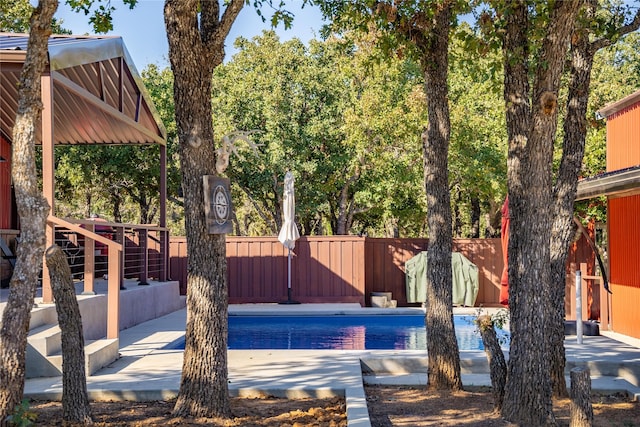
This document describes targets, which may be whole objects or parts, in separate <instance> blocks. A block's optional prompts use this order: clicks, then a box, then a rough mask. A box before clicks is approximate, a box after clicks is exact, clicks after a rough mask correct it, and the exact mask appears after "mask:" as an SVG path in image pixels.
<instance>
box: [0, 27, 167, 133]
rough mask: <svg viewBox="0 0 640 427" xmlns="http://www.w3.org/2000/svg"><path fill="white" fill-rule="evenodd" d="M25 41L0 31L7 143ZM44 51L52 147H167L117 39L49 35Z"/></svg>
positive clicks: (1, 111) (1, 124)
mask: <svg viewBox="0 0 640 427" xmlns="http://www.w3.org/2000/svg"><path fill="white" fill-rule="evenodd" d="M28 37H29V36H28V34H15V33H0V132H1V133H2V134H4V136H5V137H6V138H7V139H9V140H11V135H12V129H13V124H14V120H15V116H16V109H17V105H18V82H19V79H20V72H21V69H22V66H23V63H24V61H25V58H26V49H27V41H28ZM48 50H49V64H48V68H47V71H46V74H48V75H49V76H50V77H51V91H50V99H51V103H52V105H53V116H54V123H53V143H54V144H161V145H165V144H166V131H165V129H164V126H163V125H162V122H161V120H160V118H159V115H158V113H157V112H156V110H155V108H154V106H153V104H152V102H151V99H150V97H149V95H148V93H147V92H146V90H145V88H144V85H143V83H142V79H141V78H140V75H139V74H138V71H137V70H136V68H135V66H134V64H133V61H132V60H131V58H130V56H129V53H128V52H127V49H126V47H125V45H124V43H123V41H122V38H121V37H104V36H103V37H101V36H66V35H53V36H51V37H50V38H49V49H48ZM46 97H47V93H43V103H44V104H45V105H46V104H47V103H46V101H47V100H46V99H45V98H46ZM38 135H39V137H40V135H41V133H40V132H38ZM41 142H42V141H41V140H38V143H41Z"/></svg>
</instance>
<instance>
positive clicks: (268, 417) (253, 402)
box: [29, 386, 640, 427]
mask: <svg viewBox="0 0 640 427" xmlns="http://www.w3.org/2000/svg"><path fill="white" fill-rule="evenodd" d="M365 390H366V394H367V404H368V407H369V415H370V417H371V425H372V427H387V426H412V427H422V426H465V427H485V426H487V427H495V426H501V427H503V426H512V425H513V424H510V423H508V422H506V421H504V420H502V419H501V418H500V416H499V415H498V414H494V413H493V399H492V397H491V393H490V391H489V389H479V390H476V391H464V392H458V393H446V392H432V391H427V390H426V389H425V388H424V387H415V386H414V387H411V386H367V387H365ZM592 402H593V409H594V414H595V422H594V426H595V427H604V426H611V427H613V426H620V427H632V426H640V404H639V403H638V402H630V401H629V399H628V398H627V397H626V396H624V395H621V394H617V395H607V396H600V395H595V396H594V397H593V400H592ZM569 403H570V402H569V399H563V400H557V401H554V413H555V415H556V419H557V420H558V423H559V425H560V426H568V425H569V414H570V413H569ZM173 405H174V401H156V402H92V404H91V409H92V416H93V419H94V421H95V425H96V426H130V427H134V426H135V427H148V426H256V427H260V426H269V427H275V426H278V427H302V426H330V427H333V426H336V427H338V426H340V427H341V426H346V425H347V423H346V407H345V402H344V399H341V398H332V399H303V400H287V399H278V398H273V397H265V398H262V399H246V398H233V399H232V404H231V405H232V412H233V418H232V419H230V420H220V419H211V418H207V419H184V418H174V417H172V416H171V410H172V409H173ZM29 410H30V411H32V412H33V413H35V414H37V415H38V418H37V420H36V422H35V424H34V425H38V426H62V425H63V423H62V408H61V404H60V403H59V402H31V405H30V409H29Z"/></svg>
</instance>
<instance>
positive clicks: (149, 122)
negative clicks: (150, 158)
mask: <svg viewBox="0 0 640 427" xmlns="http://www.w3.org/2000/svg"><path fill="white" fill-rule="evenodd" d="M27 42H28V34H14V33H0V156H1V160H0V201H1V202H2V203H1V204H0V238H3V239H4V240H5V243H8V244H9V245H8V246H9V247H14V248H15V244H16V243H15V240H16V237H17V236H19V232H20V231H19V230H20V219H19V218H18V216H17V212H16V208H15V198H14V196H13V194H12V193H13V192H12V189H11V179H10V170H11V168H10V165H11V140H12V132H13V126H14V121H15V118H16V110H17V107H18V82H19V78H20V73H21V70H22V67H23V64H24V61H25V59H26V50H27ZM48 56H49V61H48V66H47V69H46V71H45V72H44V73H43V75H42V77H41V83H42V103H43V111H42V121H41V125H40V129H39V132H38V140H37V144H40V145H41V147H42V187H43V193H44V196H45V197H46V199H47V201H48V202H49V205H50V206H51V211H50V214H49V218H48V220H47V227H46V237H47V246H49V245H51V244H53V243H54V242H55V243H58V242H57V240H58V236H60V235H63V236H66V237H65V242H67V241H68V242H71V244H73V245H74V247H81V249H82V252H83V257H84V260H83V263H82V265H81V266H80V268H81V269H82V277H83V281H84V293H86V294H92V293H94V289H93V287H94V279H95V275H96V269H97V266H96V257H97V256H99V255H106V258H107V260H106V263H107V265H108V266H107V267H106V270H107V271H106V272H107V277H108V299H107V300H108V319H107V338H117V337H118V330H119V322H118V316H119V293H120V292H119V290H120V287H121V286H122V285H123V283H124V280H125V278H127V279H130V278H136V279H137V280H138V281H139V283H140V284H146V283H147V281H148V279H151V278H153V279H155V280H157V281H161V282H162V281H166V280H167V279H168V242H169V236H168V231H167V229H166V205H165V201H166V191H167V190H166V188H167V187H166V161H167V153H166V130H165V129H164V126H163V124H162V122H161V120H160V118H159V115H158V113H157V111H156V110H155V107H154V106H153V104H152V102H151V99H150V97H149V95H148V93H147V92H146V90H145V88H144V84H143V82H142V79H141V77H140V75H139V74H138V71H137V70H136V68H135V66H134V64H133V61H132V60H131V58H130V56H129V54H128V52H127V49H126V47H125V45H124V42H123V40H122V38H120V37H107V36H67V35H53V36H51V37H50V39H49V47H48ZM95 144H108V145H148V144H157V145H158V146H159V153H160V154H159V159H158V162H159V164H160V177H159V183H160V185H159V189H158V191H159V204H160V206H159V223H158V224H145V225H136V224H119V223H101V226H106V227H109V228H110V229H111V232H110V233H109V236H105V235H103V234H101V233H100V230H98V229H97V227H96V225H95V222H94V221H90V220H79V219H69V218H66V219H65V218H59V217H57V216H56V205H55V198H54V194H55V184H56V183H55V147H56V146H58V145H95ZM96 245H98V246H97V247H96ZM6 246H7V245H5V247H6ZM98 248H108V249H107V250H105V251H103V252H102V253H100V251H99V250H96V249H98ZM63 249H64V248H63ZM107 251H108V255H107ZM3 255H4V256H5V258H7V254H4V253H3ZM42 299H43V302H44V303H48V302H52V299H53V298H52V292H51V285H50V281H49V274H48V271H47V269H46V264H45V263H43V274H42Z"/></svg>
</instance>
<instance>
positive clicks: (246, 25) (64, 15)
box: [56, 0, 322, 71]
mask: <svg viewBox="0 0 640 427" xmlns="http://www.w3.org/2000/svg"><path fill="white" fill-rule="evenodd" d="M289 3H290V6H288V10H290V11H291V12H293V13H294V14H295V18H294V21H293V26H292V28H291V29H290V30H285V29H284V26H283V25H280V26H279V27H278V28H276V32H277V33H278V35H279V36H280V39H281V40H283V41H284V40H289V39H292V38H294V37H297V38H299V39H300V40H302V41H303V42H305V43H307V42H308V41H309V40H310V39H313V38H315V37H318V34H319V31H320V28H321V26H322V15H321V14H320V11H319V10H318V9H317V8H313V7H311V6H306V7H305V8H304V9H301V8H300V6H301V5H302V1H300V0H291V1H290V2H289ZM111 4H112V5H113V6H114V7H115V8H116V11H115V13H114V19H113V31H111V32H110V33H109V35H117V36H122V38H123V39H124V43H125V45H126V46H127V50H128V51H129V54H130V55H131V57H132V58H133V61H134V63H135V65H136V68H137V69H138V71H142V70H143V69H144V68H145V67H146V66H147V64H149V63H155V64H158V65H159V66H160V68H164V67H167V66H169V62H168V59H167V58H168V45H167V35H166V32H165V28H164V17H163V15H162V10H163V7H164V1H163V0H140V1H139V2H138V4H137V5H136V7H135V8H134V9H131V10H130V9H129V8H128V7H127V6H125V5H123V3H122V0H112V1H111ZM263 14H264V15H265V16H266V17H267V18H270V17H271V13H270V12H269V9H267V8H264V9H263ZM56 17H57V18H59V19H62V20H63V21H64V23H63V27H65V28H67V29H70V30H71V31H72V32H73V34H87V33H88V34H92V31H91V27H90V25H89V23H88V22H89V20H88V17H87V16H85V15H84V14H82V13H73V12H72V11H71V9H70V8H69V6H68V5H67V4H66V2H64V1H61V2H60V6H59V7H58V12H57V13H56ZM270 27H271V24H270V23H269V22H268V21H267V22H264V23H263V22H262V20H261V19H260V17H258V15H257V14H256V11H255V9H254V8H253V7H251V6H245V7H244V8H243V9H242V11H241V12H240V15H239V16H238V19H237V20H236V22H235V23H234V25H233V28H232V29H231V32H230V34H229V37H228V38H227V43H226V46H227V48H226V60H229V59H230V58H231V56H232V55H233V53H234V51H233V42H234V40H235V39H236V38H238V37H240V36H242V37H246V38H249V39H250V38H252V37H254V36H256V35H259V34H261V33H262V30H265V29H269V28H270Z"/></svg>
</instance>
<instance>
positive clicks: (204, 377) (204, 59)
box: [164, 0, 244, 417]
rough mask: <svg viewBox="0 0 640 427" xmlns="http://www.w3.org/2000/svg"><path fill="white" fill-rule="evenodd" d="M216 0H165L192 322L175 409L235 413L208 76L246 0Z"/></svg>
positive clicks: (180, 412)
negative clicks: (214, 226)
mask: <svg viewBox="0 0 640 427" xmlns="http://www.w3.org/2000/svg"><path fill="white" fill-rule="evenodd" d="M219 3H220V2H219V1H205V2H201V1H197V0H166V1H165V8H164V16H165V25H166V29H167V37H168V40H169V59H170V61H171V69H172V70H173V74H174V103H175V114H176V124H177V133H178V139H179V143H180V166H181V170H182V188H183V191H184V210H185V230H186V237H187V251H188V253H189V259H188V266H187V329H186V342H185V351H184V362H183V367H182V380H181V383H180V392H179V395H178V399H177V401H176V406H175V409H174V414H175V415H178V416H180V415H191V416H209V417H211V416H222V417H227V416H229V415H230V413H231V410H230V406H229V405H230V404H229V390H228V385H227V378H228V373H227V328H228V324H227V304H228V289H227V277H226V276H227V265H226V249H225V236H224V235H211V234H209V233H208V230H207V225H206V220H205V210H204V194H203V190H204V188H203V176H205V175H214V174H215V173H216V169H215V160H216V159H215V148H216V147H215V143H214V135H213V125H212V111H211V78H212V75H213V70H214V69H215V67H216V66H218V65H219V64H221V63H222V60H223V58H224V41H225V38H226V36H227V34H228V33H229V29H230V28H231V24H232V23H233V22H234V21H235V18H236V17H237V15H238V13H239V12H240V10H241V8H242V6H243V4H244V0H232V1H231V2H230V3H229V4H228V5H227V7H226V9H225V11H224V13H223V14H222V16H221V13H220V4H219Z"/></svg>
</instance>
